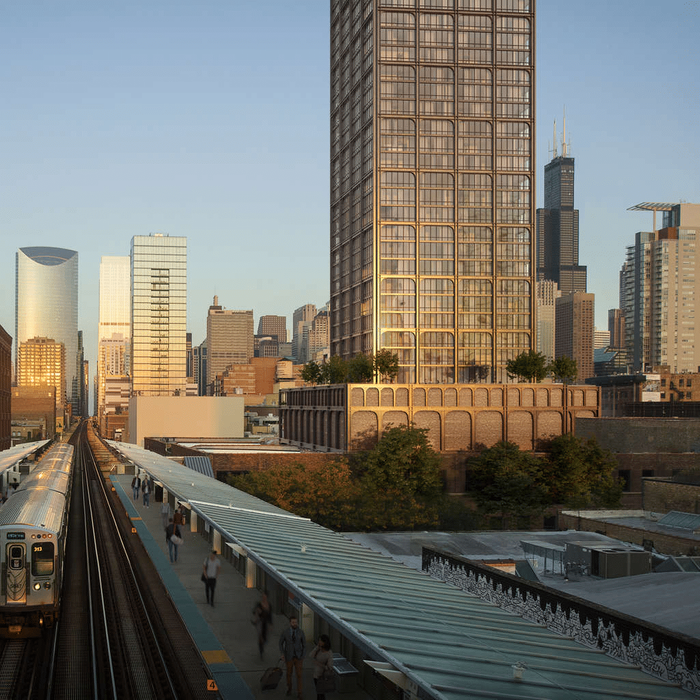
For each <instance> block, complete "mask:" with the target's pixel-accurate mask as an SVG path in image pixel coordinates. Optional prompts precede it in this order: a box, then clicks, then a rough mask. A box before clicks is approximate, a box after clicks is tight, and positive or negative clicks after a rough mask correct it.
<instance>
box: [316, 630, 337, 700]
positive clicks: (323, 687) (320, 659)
mask: <svg viewBox="0 0 700 700" xmlns="http://www.w3.org/2000/svg"><path fill="white" fill-rule="evenodd" d="M311 658H312V659H313V660H314V685H315V686H316V700H326V693H328V692H330V690H329V689H328V687H327V686H329V685H330V686H334V685H335V683H334V682H333V680H331V679H332V678H333V675H332V674H333V652H332V651H331V640H330V637H329V636H328V635H327V634H322V635H321V636H319V638H318V642H317V644H316V646H315V647H314V648H313V649H312V651H311Z"/></svg>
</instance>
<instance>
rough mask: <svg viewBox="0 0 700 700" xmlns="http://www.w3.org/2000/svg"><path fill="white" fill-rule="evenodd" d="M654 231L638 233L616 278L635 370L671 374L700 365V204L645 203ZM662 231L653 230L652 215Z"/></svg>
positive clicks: (640, 207)
mask: <svg viewBox="0 0 700 700" xmlns="http://www.w3.org/2000/svg"><path fill="white" fill-rule="evenodd" d="M631 209H632V210H633V211H653V212H654V231H651V232H639V233H637V234H636V236H635V243H634V245H632V246H629V247H628V248H627V255H626V260H625V264H624V266H623V268H622V272H621V274H620V303H621V309H622V312H623V314H624V316H625V326H624V328H625V344H626V347H627V350H628V352H629V355H630V358H631V363H632V368H633V370H634V371H646V370H647V369H649V368H651V367H658V366H661V365H667V366H668V367H669V369H670V371H671V372H674V373H680V372H697V371H698V367H699V366H700V323H699V322H698V320H699V319H698V313H699V312H700V265H699V262H700V257H699V255H698V239H700V204H666V203H648V202H644V203H642V204H638V205H636V206H634V207H631ZM659 211H660V212H662V217H663V218H662V227H661V228H660V229H659V230H656V212H659Z"/></svg>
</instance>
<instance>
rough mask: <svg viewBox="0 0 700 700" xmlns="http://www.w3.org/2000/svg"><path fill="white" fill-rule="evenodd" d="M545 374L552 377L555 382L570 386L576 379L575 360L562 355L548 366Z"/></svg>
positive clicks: (576, 368)
mask: <svg viewBox="0 0 700 700" xmlns="http://www.w3.org/2000/svg"><path fill="white" fill-rule="evenodd" d="M547 372H549V374H551V375H552V377H554V380H555V381H558V382H562V383H563V384H571V383H572V382H575V381H576V379H577V378H578V364H577V363H576V360H572V359H571V358H570V357H566V356H565V355H562V356H561V357H557V358H556V359H555V360H553V361H552V362H551V363H550V364H549V366H548V367H547Z"/></svg>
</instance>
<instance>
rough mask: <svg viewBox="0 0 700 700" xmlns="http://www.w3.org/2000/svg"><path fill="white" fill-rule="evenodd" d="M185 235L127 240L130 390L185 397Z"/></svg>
mask: <svg viewBox="0 0 700 700" xmlns="http://www.w3.org/2000/svg"><path fill="white" fill-rule="evenodd" d="M186 326H187V239H186V238H185V237H184V236H182V237H177V236H167V235H165V234H160V233H155V234H150V235H149V236H134V237H133V238H132V240H131V391H132V395H133V396H172V395H182V396H184V395H185V388H186V376H185V374H186V369H187V349H186V333H187V328H186Z"/></svg>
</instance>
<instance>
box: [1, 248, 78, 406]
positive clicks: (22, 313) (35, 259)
mask: <svg viewBox="0 0 700 700" xmlns="http://www.w3.org/2000/svg"><path fill="white" fill-rule="evenodd" d="M16 275H17V277H16V294H17V298H16V304H15V348H14V351H15V371H16V373H17V383H18V385H19V386H37V382H39V383H41V380H40V377H37V376H35V375H34V374H33V372H34V371H43V370H41V368H40V366H39V365H37V364H34V365H33V366H32V369H30V368H29V367H27V366H24V367H23V366H22V362H23V359H25V358H29V357H30V356H31V357H33V356H34V354H33V351H31V352H30V351H27V352H25V353H23V352H22V348H23V347H24V346H25V344H26V343H28V342H29V341H32V339H43V340H44V341H46V340H47V339H48V340H50V341H52V342H53V343H55V344H56V345H59V344H60V345H62V346H63V349H64V363H65V367H64V373H63V378H62V380H61V385H60V386H59V387H58V392H57V401H59V402H60V404H61V405H62V404H63V403H64V402H66V401H67V402H68V403H71V404H72V409H73V414H74V415H79V413H80V410H81V409H80V403H81V390H80V386H81V376H82V362H81V358H80V354H79V349H78V253H77V252H76V251H74V250H66V249H64V248H52V247H48V246H32V247H28V248H20V249H19V250H18V251H17V255H16ZM44 344H45V343H44ZM35 345H36V343H35ZM27 361H28V360H27Z"/></svg>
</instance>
